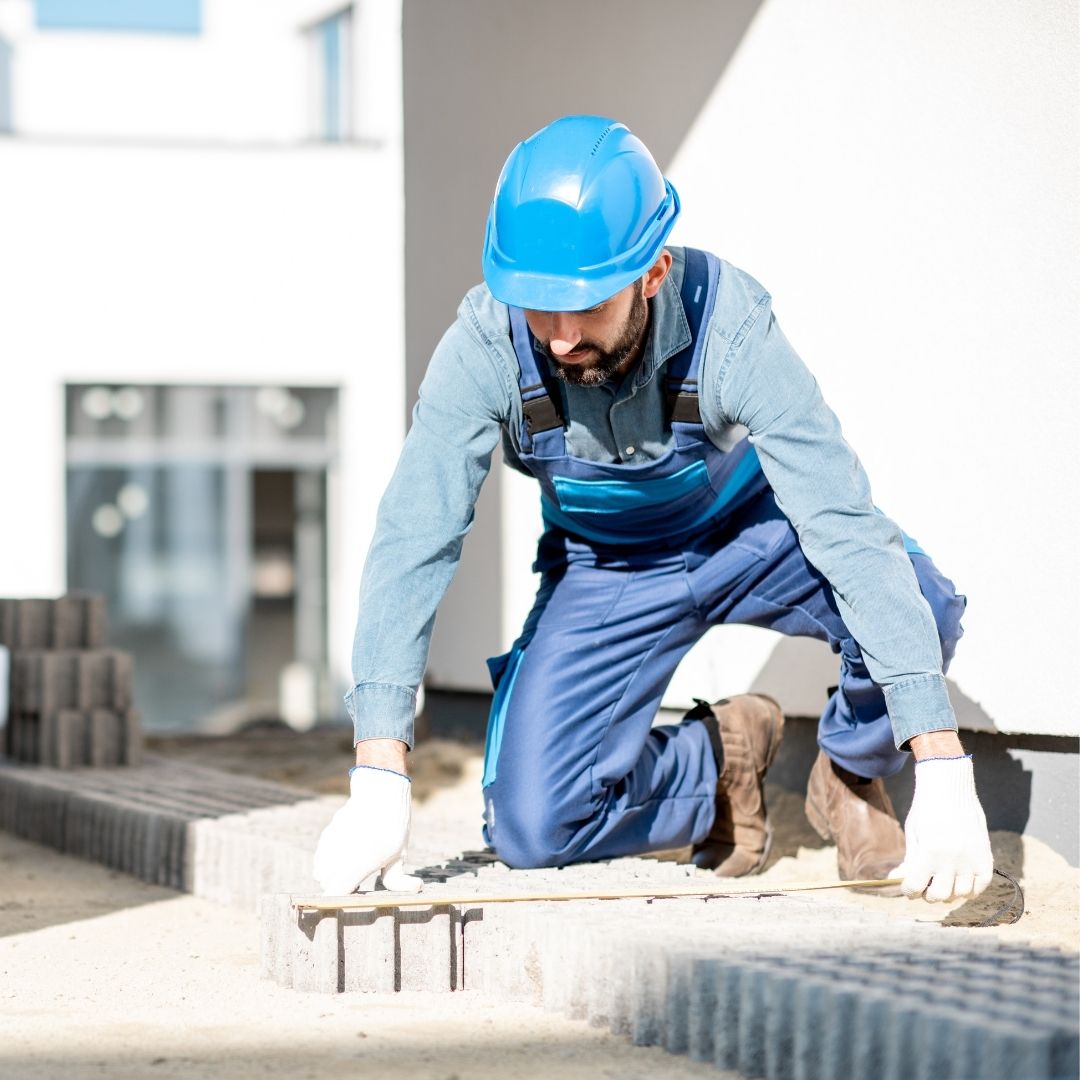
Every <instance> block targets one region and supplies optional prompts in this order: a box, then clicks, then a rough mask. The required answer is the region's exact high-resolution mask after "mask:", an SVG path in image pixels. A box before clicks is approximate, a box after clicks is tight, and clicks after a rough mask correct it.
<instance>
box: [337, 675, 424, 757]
mask: <svg viewBox="0 0 1080 1080" xmlns="http://www.w3.org/2000/svg"><path fill="white" fill-rule="evenodd" d="M345 711H346V712H347V713H348V714H349V718H350V719H351V720H352V722H353V743H354V744H355V743H358V742H364V741H365V740H367V739H400V740H401V741H402V742H403V743H405V744H406V745H407V746H408V747H409V749H410V750H411V749H412V745H413V720H414V718H415V716H416V691H415V690H412V689H410V688H409V687H407V686H397V685H395V684H394V683H360V684H358V685H357V686H354V687H353V688H352V689H351V690H350V691H349V692H348V693H347V694H346V695H345Z"/></svg>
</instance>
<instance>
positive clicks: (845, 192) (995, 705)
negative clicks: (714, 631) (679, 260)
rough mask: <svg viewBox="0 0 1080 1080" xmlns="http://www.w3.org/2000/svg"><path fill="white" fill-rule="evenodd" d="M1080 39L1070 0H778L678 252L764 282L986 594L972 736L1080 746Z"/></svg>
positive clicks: (717, 95)
mask: <svg viewBox="0 0 1080 1080" xmlns="http://www.w3.org/2000/svg"><path fill="white" fill-rule="evenodd" d="M1076 27H1077V5H1076V3H1075V2H1071V0H1040V2H1039V3H1037V4H1031V3H1024V2H1021V0H1014V2H994V3H988V2H986V0H963V2H954V3H950V4H940V3H935V2H932V0H915V2H908V3H904V4H900V3H891V4H890V3H873V4H852V3H850V2H849V0H815V2H814V3H809V4H808V3H805V0H766V3H765V4H764V5H763V7H762V8H761V10H760V11H759V13H758V15H757V17H756V19H755V21H754V23H753V24H752V25H751V27H750V30H749V32H748V34H747V36H746V37H745V39H744V40H743V43H742V45H741V47H740V49H739V50H738V52H737V53H736V55H735V57H734V59H733V61H732V62H731V64H730V65H729V67H728V69H727V71H726V72H725V74H724V77H723V78H722V79H721V80H720V82H719V83H718V84H717V86H716V88H715V91H714V92H713V94H712V96H711V98H710V99H709V101H708V103H707V105H706V106H705V108H704V109H703V110H702V112H701V114H700V116H699V117H698V119H697V121H696V123H695V124H694V125H693V127H692V128H691V130H690V132H689V134H688V136H687V138H686V139H685V141H684V143H683V145H682V147H681V149H680V150H679V152H678V153H677V154H676V156H675V159H674V162H673V163H672V165H671V166H670V168H669V170H668V171H669V175H670V176H671V178H672V180H673V181H674V183H675V184H676V186H677V187H678V189H679V191H680V194H681V195H682V199H683V206H684V216H683V220H682V221H681V222H680V224H679V225H678V226H677V231H676V233H675V235H674V236H673V238H672V239H673V241H674V242H684V243H693V244H695V245H698V246H705V247H711V248H712V249H713V250H715V251H717V252H718V253H720V254H721V255H723V256H724V257H725V258H727V259H729V260H730V261H732V262H734V263H736V264H737V265H740V266H742V267H743V268H744V269H746V270H748V271H749V272H750V273H752V274H754V275H755V276H756V277H758V278H759V280H761V281H762V282H763V283H764V284H765V286H766V288H768V289H769V290H770V292H771V293H772V294H773V297H774V303H775V308H776V311H777V312H778V315H779V318H780V321H781V324H782V325H783V326H784V328H785V331H786V333H787V335H788V337H789V338H790V339H791V340H792V342H793V343H794V344H795V346H796V348H797V349H799V351H800V352H801V354H802V356H803V357H804V359H805V360H806V361H807V363H808V364H809V366H810V367H811V369H812V370H813V371H814V372H815V374H816V375H817V377H818V380H819V382H820V383H821V385H822V388H823V390H824V393H825V395H826V399H827V400H828V401H829V402H830V404H831V405H832V406H833V408H834V409H835V410H836V412H837V413H838V414H839V416H840V418H841V421H842V422H843V425H844V430H845V433H846V435H847V437H848V439H849V441H850V442H851V443H852V444H853V445H854V446H855V448H856V449H857V451H858V453H859V455H860V457H861V458H862V460H863V462H864V464H865V466H866V468H867V470H868V472H869V474H870V477H871V480H872V482H873V488H874V495H875V499H876V501H877V502H878V504H879V505H880V506H882V508H883V509H885V510H886V511H887V512H888V513H890V514H891V515H892V516H894V517H895V518H896V519H897V520H898V521H899V522H901V524H903V526H904V527H905V528H906V529H907V531H908V532H910V533H911V534H912V535H913V536H915V537H916V538H917V539H918V540H919V541H920V543H921V544H922V545H923V547H925V548H926V549H927V550H928V551H929V552H930V553H931V554H932V555H933V557H934V558H935V560H936V561H937V562H938V564H939V566H940V567H941V568H942V569H943V570H944V571H945V572H946V573H947V574H948V575H950V576H951V577H953V579H954V580H955V581H956V583H957V586H958V588H959V589H960V591H961V592H965V593H967V594H968V596H969V598H970V603H969V608H968V614H967V617H966V618H965V621H964V622H965V627H966V631H967V633H966V636H965V638H964V640H963V642H962V643H961V646H960V649H959V651H958V654H957V659H956V661H955V663H954V665H953V667H952V669H951V672H950V675H951V677H952V681H953V682H954V684H955V685H954V689H955V691H956V694H955V700H956V701H957V704H958V711H959V713H960V719H961V723H962V724H965V725H967V726H993V727H994V728H996V729H997V730H1000V731H1009V732H1027V733H1052V734H1077V733H1078V732H1080V706H1078V705H1077V702H1076V695H1075V693H1074V691H1073V682H1074V679H1073V677H1072V676H1073V673H1074V672H1075V670H1076V656H1077V646H1078V644H1080V641H1078V635H1077V631H1076V616H1075V612H1076V610H1077V604H1078V602H1080V589H1078V585H1077V579H1078V574H1077V566H1078V562H1077V556H1076V537H1077V532H1078V525H1080V521H1078V515H1077V510H1076V497H1075V491H1076V484H1077V477H1078V472H1080V470H1078V469H1077V465H1076V462H1077V451H1078V446H1077V439H1076V435H1075V432H1076V413H1077V393H1076V391H1077V374H1076V372H1077V364H1076V343H1077V341H1078V340H1080V333H1078V331H1080V281H1078V264H1077V252H1078V251H1080V246H1078V240H1080V236H1078V230H1077V179H1078V175H1077V163H1078V162H1080V123H1078V116H1077V109H1076V104H1077V101H1078V100H1080V95H1078V93H1077V90H1078V70H1080V66H1078V59H1080V56H1078V53H1080V47H1078V42H1080V38H1078V35H1077V33H1076ZM725 633H726V631H725ZM736 638H737V639H738V642H739V643H738V644H737V646H736V647H737V648H740V649H742V650H743V653H744V655H743V658H742V662H741V664H740V665H739V670H738V671H737V672H735V673H734V674H735V675H736V676H738V677H737V679H736V682H737V683H741V684H744V685H753V684H758V685H760V684H761V681H762V678H763V677H764V678H765V679H766V681H769V680H770V679H772V677H773V676H772V675H769V674H768V673H764V675H763V673H762V670H761V669H762V668H763V667H765V666H766V665H768V664H769V662H770V658H771V657H772V654H773V649H774V646H775V642H774V641H773V640H772V637H771V635H769V634H766V633H765V632H753V631H747V632H744V633H743V635H742V636H741V637H739V635H736V636H735V638H732V637H731V635H728V636H727V637H725V638H724V649H728V648H729V642H731V641H734V640H735V639H736ZM719 655H720V653H719V651H718V646H716V645H715V644H713V645H711V646H709V647H706V648H704V649H700V650H699V655H698V656H697V657H696V658H695V659H696V660H697V661H698V662H699V663H701V664H705V665H707V664H708V662H709V660H710V658H712V659H715V658H716V657H717V656H719ZM819 657H820V654H819ZM819 657H818V658H819ZM688 659H689V658H688ZM810 664H811V667H816V658H814V657H811V659H810ZM771 666H772V667H773V668H774V669H775V664H773V665H771ZM774 674H775V672H774ZM814 681H815V680H814V679H811V680H810V682H809V683H806V684H805V685H804V688H803V690H802V691H800V693H803V694H805V695H810V694H811V693H812V691H813V686H814ZM804 682H805V681H804ZM773 685H775V684H773ZM820 685H824V683H823V682H822V683H821V684H820ZM720 688H721V684H720V683H719V682H717V683H716V685H715V689H717V690H719V689H720ZM738 688H739V687H738V686H736V687H735V689H738ZM731 689H732V687H731V685H730V684H727V685H726V690H727V691H728V692H730V691H731ZM816 701H817V705H816V706H815V710H814V711H816V708H818V707H820V703H821V698H820V695H818V696H817V698H816Z"/></svg>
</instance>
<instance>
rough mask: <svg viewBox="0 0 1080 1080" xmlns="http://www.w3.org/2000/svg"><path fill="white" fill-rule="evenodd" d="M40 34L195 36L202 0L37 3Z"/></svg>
mask: <svg viewBox="0 0 1080 1080" xmlns="http://www.w3.org/2000/svg"><path fill="white" fill-rule="evenodd" d="M35 6H36V8H37V25H38V29H40V30H135V31H146V32H150V33H166V34H170V33H175V34H197V33H199V31H200V30H201V29H202V0H37V3H36V5H35Z"/></svg>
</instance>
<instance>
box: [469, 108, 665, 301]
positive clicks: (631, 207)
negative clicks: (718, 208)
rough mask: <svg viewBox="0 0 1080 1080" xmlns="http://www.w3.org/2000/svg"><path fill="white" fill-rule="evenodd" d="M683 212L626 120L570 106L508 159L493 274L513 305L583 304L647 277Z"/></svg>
mask: <svg viewBox="0 0 1080 1080" xmlns="http://www.w3.org/2000/svg"><path fill="white" fill-rule="evenodd" d="M678 216H679V196H678V195H677V194H676V192H675V189H674V188H673V187H672V186H671V183H670V182H669V181H667V180H665V179H664V176H663V174H662V173H661V172H660V169H659V168H658V167H657V164H656V162H655V161H654V160H653V156H652V154H650V153H649V151H648V149H646V147H645V144H644V143H643V142H642V141H641V140H640V139H638V138H637V137H636V136H634V135H631V134H630V130H629V128H627V127H626V125H625V124H620V123H618V122H617V121H615V120H608V119H606V118H604V117H602V116H564V117H562V118H561V119H559V120H556V121H554V122H553V123H551V124H548V126H547V127H545V128H542V129H541V130H540V131H538V132H537V133H536V134H535V135H533V136H531V137H530V138H528V139H526V140H525V141H524V142H523V143H519V144H518V145H517V146H516V147H515V148H514V151H513V153H512V154H511V155H510V157H509V158H507V160H506V164H505V165H504V166H503V171H502V174H501V175H500V176H499V182H498V184H497V185H496V187H495V198H494V199H493V200H492V202H491V210H490V212H489V213H488V220H487V234H486V236H485V237H484V280H485V281H486V282H487V285H488V288H489V289H490V290H491V294H492V295H493V296H494V297H495V299H496V300H501V301H502V302H503V303H505V304H510V305H512V306H514V307H522V308H530V309H533V310H537V311H583V310H585V309H586V308H591V307H595V306H596V305H597V304H599V303H600V302H601V301H603V300H606V299H607V298H608V297H609V296H613V295H614V294H615V293H617V292H618V291H619V290H620V289H623V288H625V287H626V286H627V285H629V284H630V283H631V282H632V281H636V280H637V279H638V278H640V277H641V276H642V275H643V274H644V273H645V272H646V271H647V270H648V269H649V267H651V266H652V265H653V263H655V262H656V260H657V258H658V257H659V255H660V252H661V250H662V249H663V246H664V241H665V240H666V239H667V236H668V233H670V232H671V227H672V226H673V225H674V224H675V219H676V218H677V217H678Z"/></svg>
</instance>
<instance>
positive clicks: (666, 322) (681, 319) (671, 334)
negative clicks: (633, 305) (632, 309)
mask: <svg viewBox="0 0 1080 1080" xmlns="http://www.w3.org/2000/svg"><path fill="white" fill-rule="evenodd" d="M668 250H669V251H670V252H671V257H672V262H671V272H670V273H669V274H668V276H667V277H666V278H664V280H663V282H662V283H661V285H660V290H659V292H657V294H656V296H654V297H653V299H652V304H651V310H650V312H649V318H650V324H651V325H650V326H649V336H648V338H647V339H646V342H645V352H644V354H643V355H642V358H641V363H640V364H639V365H638V369H637V373H636V375H635V376H634V389H635V390H636V389H638V388H639V387H642V386H644V385H645V384H646V383H648V382H649V381H650V380H651V379H652V377H653V376H654V375H655V374H656V373H657V371H659V369H660V368H661V366H662V365H663V364H664V363H666V362H667V361H668V360H670V359H671V357H673V356H674V355H675V354H676V353H677V352H680V351H682V350H683V349H685V348H686V346H687V345H689V344H690V324H689V323H688V322H687V321H686V312H685V311H684V310H683V303H682V297H681V296H680V295H679V289H680V288H681V287H682V277H683V270H684V269H685V265H686V263H685V257H684V256H683V251H682V248H669V249H668Z"/></svg>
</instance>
